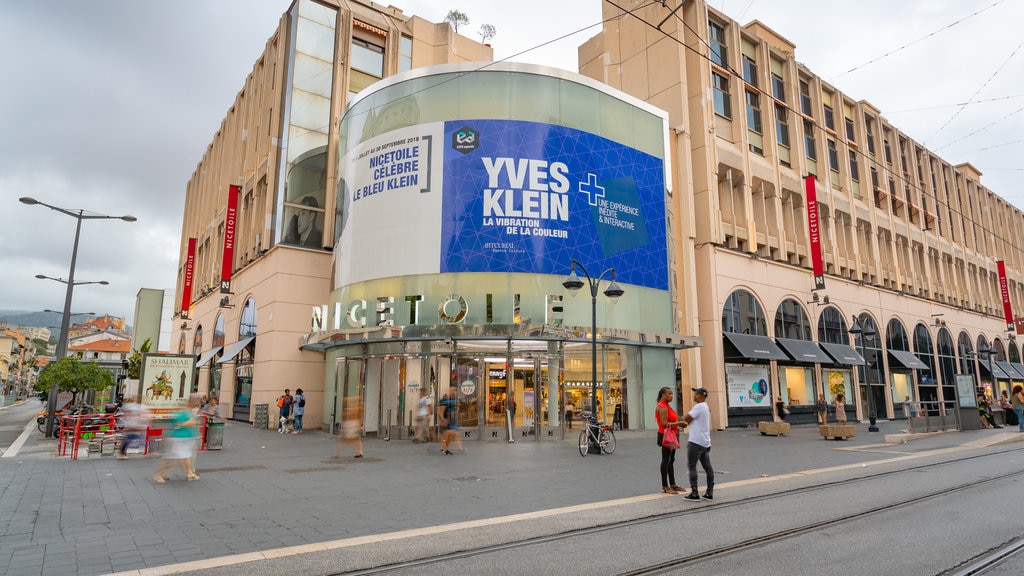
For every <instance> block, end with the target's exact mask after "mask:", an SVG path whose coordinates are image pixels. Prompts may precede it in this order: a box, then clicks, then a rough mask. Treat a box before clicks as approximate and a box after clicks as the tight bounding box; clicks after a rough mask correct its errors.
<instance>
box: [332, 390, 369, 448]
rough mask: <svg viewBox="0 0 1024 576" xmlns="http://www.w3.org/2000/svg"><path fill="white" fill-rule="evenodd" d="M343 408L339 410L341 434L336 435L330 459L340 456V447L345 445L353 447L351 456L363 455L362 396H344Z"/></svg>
mask: <svg viewBox="0 0 1024 576" xmlns="http://www.w3.org/2000/svg"><path fill="white" fill-rule="evenodd" d="M344 402H345V404H344V408H343V409H342V411H341V436H339V437H338V447H337V448H335V450H334V456H331V458H332V459H338V458H341V449H342V448H343V447H345V446H346V445H350V446H352V447H353V448H355V451H356V455H355V456H353V458H362V457H363V421H362V420H363V402H362V398H360V397H358V396H353V397H351V398H345V400H344Z"/></svg>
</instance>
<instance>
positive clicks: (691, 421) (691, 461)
mask: <svg viewBox="0 0 1024 576" xmlns="http://www.w3.org/2000/svg"><path fill="white" fill-rule="evenodd" d="M691 390H693V408H691V409H690V411H689V412H688V413H687V414H686V416H684V417H683V426H689V427H690V440H689V442H687V443H686V468H687V470H688V471H689V473H690V493H689V494H687V495H686V496H683V498H685V499H686V500H700V498H701V496H700V492H698V491H697V462H698V461H700V465H701V467H703V468H704V475H705V476H707V478H708V486H707V489H706V490H705V491H704V499H705V500H712V499H713V498H714V490H715V471H714V469H712V468H711V411H710V410H708V404H707V402H705V400H707V398H708V389H707V388H704V387H703V386H702V387H700V388H691Z"/></svg>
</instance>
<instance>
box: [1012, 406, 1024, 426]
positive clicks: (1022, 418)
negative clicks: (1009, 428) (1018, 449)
mask: <svg viewBox="0 0 1024 576" xmlns="http://www.w3.org/2000/svg"><path fill="white" fill-rule="evenodd" d="M1013 411H1014V412H1016V413H1017V429H1018V430H1020V431H1021V432H1024V405H1020V406H1014V407H1013Z"/></svg>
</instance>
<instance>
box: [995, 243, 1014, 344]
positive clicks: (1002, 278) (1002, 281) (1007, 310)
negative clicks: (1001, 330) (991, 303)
mask: <svg viewBox="0 0 1024 576" xmlns="http://www.w3.org/2000/svg"><path fill="white" fill-rule="evenodd" d="M996 266H998V270H999V293H1000V294H1002V296H1003V317H1004V318H1005V319H1006V329H1007V330H1013V308H1011V307H1010V287H1009V284H1008V283H1007V281H1006V264H1005V263H1004V262H1003V261H1002V260H999V261H997V262H996Z"/></svg>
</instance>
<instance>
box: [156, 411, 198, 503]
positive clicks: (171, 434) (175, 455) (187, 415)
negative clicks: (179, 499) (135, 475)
mask: <svg viewBox="0 0 1024 576" xmlns="http://www.w3.org/2000/svg"><path fill="white" fill-rule="evenodd" d="M199 404H200V397H199V396H198V395H193V396H190V397H189V400H188V405H187V406H185V407H183V408H180V409H178V410H175V411H174V412H173V413H171V417H170V418H169V419H168V421H169V423H170V424H171V427H170V428H169V429H168V430H165V433H164V438H163V442H162V450H161V452H160V463H159V464H158V465H157V468H156V472H155V473H154V474H153V482H155V483H157V484H165V483H166V482H167V473H168V472H170V471H171V469H172V468H174V465H175V464H179V465H181V469H182V470H183V471H184V472H185V480H189V481H191V480H198V479H199V474H196V471H195V469H194V468H193V466H192V455H193V452H194V445H195V443H196V438H197V434H196V430H197V428H196V414H197V413H198V411H199Z"/></svg>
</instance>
